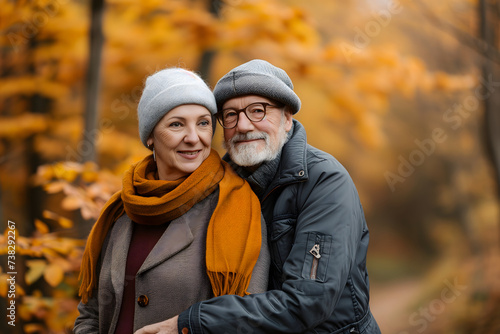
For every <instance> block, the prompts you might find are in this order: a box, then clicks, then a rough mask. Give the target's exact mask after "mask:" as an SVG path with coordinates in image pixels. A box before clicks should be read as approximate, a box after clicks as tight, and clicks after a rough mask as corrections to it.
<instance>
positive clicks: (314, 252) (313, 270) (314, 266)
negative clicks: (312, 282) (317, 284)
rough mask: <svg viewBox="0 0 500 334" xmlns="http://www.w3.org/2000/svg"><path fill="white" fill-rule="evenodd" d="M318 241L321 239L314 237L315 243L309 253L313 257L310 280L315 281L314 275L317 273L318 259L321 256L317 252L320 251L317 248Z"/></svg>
mask: <svg viewBox="0 0 500 334" xmlns="http://www.w3.org/2000/svg"><path fill="white" fill-rule="evenodd" d="M320 239H321V238H320V237H319V236H316V243H315V244H314V246H313V247H312V248H311V250H310V251H309V253H311V254H312V256H313V262H312V266H311V279H316V274H317V273H318V264H319V258H320V257H321V254H320V253H319V251H320V248H319V242H320Z"/></svg>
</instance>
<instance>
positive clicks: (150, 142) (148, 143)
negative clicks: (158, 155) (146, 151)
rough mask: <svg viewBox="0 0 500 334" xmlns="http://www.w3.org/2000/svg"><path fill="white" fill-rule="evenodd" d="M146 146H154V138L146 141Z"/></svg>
mask: <svg viewBox="0 0 500 334" xmlns="http://www.w3.org/2000/svg"><path fill="white" fill-rule="evenodd" d="M146 144H147V145H148V148H150V147H151V146H152V145H153V136H151V137H149V138H148V140H147V141H146Z"/></svg>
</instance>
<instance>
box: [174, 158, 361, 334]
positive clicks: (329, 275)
mask: <svg viewBox="0 0 500 334" xmlns="http://www.w3.org/2000/svg"><path fill="white" fill-rule="evenodd" d="M309 175H310V178H309V180H308V181H307V182H303V183H300V184H299V185H298V186H297V187H292V188H291V189H295V191H296V194H293V195H295V196H296V206H297V210H298V215H297V221H296V230H295V237H294V240H293V245H292V246H291V249H290V253H289V254H288V256H287V257H286V260H285V262H284V265H283V279H284V282H283V285H282V290H271V291H267V292H265V293H260V294H253V295H249V296H245V297H239V296H234V295H228V296H220V297H217V298H212V299H210V300H207V301H203V302H200V303H197V304H194V305H193V306H192V307H190V308H189V309H188V310H186V311H185V312H183V313H181V315H180V316H179V320H178V326H179V333H182V330H183V328H187V329H188V332H189V333H214V334H215V333H235V332H238V333H239V332H249V333H302V332H304V331H307V330H310V329H312V328H314V327H316V326H317V325H319V324H321V323H322V322H324V321H325V320H326V319H327V318H328V317H329V316H330V315H331V314H332V312H333V310H334V308H335V305H336V304H337V302H338V300H339V298H340V294H341V293H342V290H343V288H344V286H345V285H346V282H347V278H348V275H349V272H350V270H351V269H352V270H356V269H355V268H353V267H355V258H356V250H357V248H358V246H359V242H360V240H361V237H362V234H363V232H364V229H365V228H366V223H365V220H364V216H363V213H362V209H361V205H360V202H359V198H358V195H357V191H356V188H355V186H354V184H353V182H352V180H351V178H350V176H349V174H348V173H347V171H346V170H345V169H344V168H343V167H342V166H340V164H339V163H338V162H336V161H331V160H324V161H322V162H320V163H318V164H316V165H314V166H313V167H311V168H310V170H309ZM312 176H315V177H312ZM292 205H295V202H294V203H293V204H292V203H290V206H292ZM291 210H292V209H291ZM268 224H273V222H268ZM316 244H318V247H317V248H316V249H318V248H319V251H318V252H319V255H320V258H319V259H318V261H317V262H316V261H315V260H314V258H315V257H314V255H313V254H311V253H310V251H311V249H312V248H313V247H315V245H316ZM273 260H274V259H273Z"/></svg>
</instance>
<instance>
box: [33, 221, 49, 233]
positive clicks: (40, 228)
mask: <svg viewBox="0 0 500 334" xmlns="http://www.w3.org/2000/svg"><path fill="white" fill-rule="evenodd" d="M35 227H36V230H37V231H38V232H40V233H41V234H47V233H49V227H48V226H47V224H45V223H44V222H42V221H41V220H39V219H35Z"/></svg>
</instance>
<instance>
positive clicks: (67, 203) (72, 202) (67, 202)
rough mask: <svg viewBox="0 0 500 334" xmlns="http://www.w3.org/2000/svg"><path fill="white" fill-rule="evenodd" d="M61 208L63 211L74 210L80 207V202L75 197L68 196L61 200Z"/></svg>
mask: <svg viewBox="0 0 500 334" xmlns="http://www.w3.org/2000/svg"><path fill="white" fill-rule="evenodd" d="M61 206H62V208H63V209H65V210H69V211H71V210H76V209H78V208H80V207H81V206H82V200H81V199H80V198H78V197H76V196H68V197H65V198H64V199H63V200H62V203H61Z"/></svg>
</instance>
